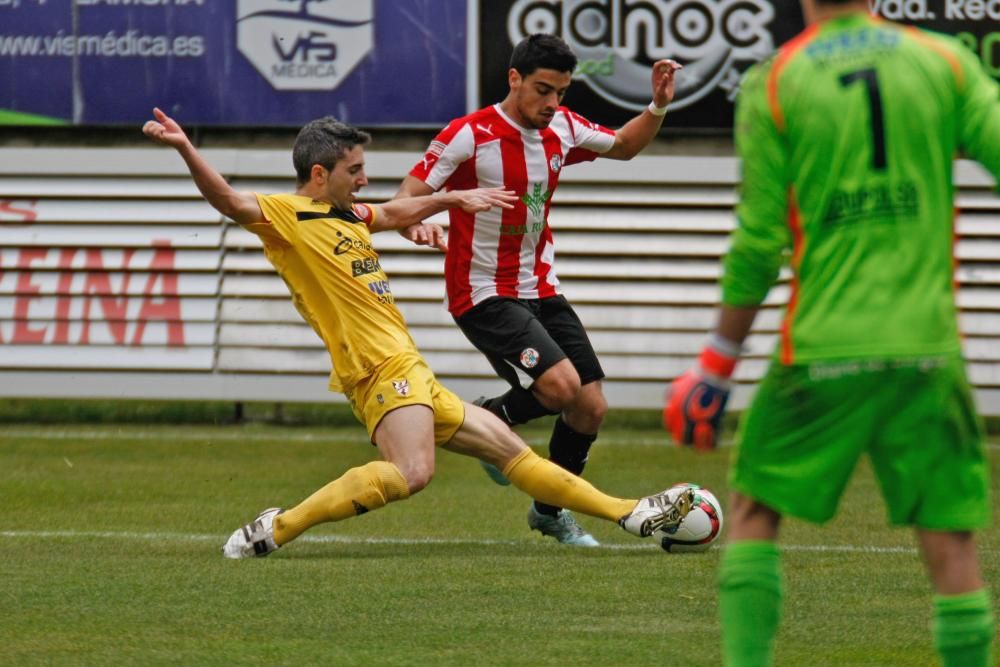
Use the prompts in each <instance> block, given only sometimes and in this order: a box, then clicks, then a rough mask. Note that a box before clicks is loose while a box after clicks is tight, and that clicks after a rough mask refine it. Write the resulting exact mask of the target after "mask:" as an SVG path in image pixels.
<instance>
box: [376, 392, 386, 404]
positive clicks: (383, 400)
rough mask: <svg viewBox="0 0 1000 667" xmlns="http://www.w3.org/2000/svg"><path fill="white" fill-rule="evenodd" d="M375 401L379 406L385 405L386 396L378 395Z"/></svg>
mask: <svg viewBox="0 0 1000 667" xmlns="http://www.w3.org/2000/svg"><path fill="white" fill-rule="evenodd" d="M375 400H376V401H378V404H379V405H383V404H384V403H385V396H383V395H382V394H376V395H375Z"/></svg>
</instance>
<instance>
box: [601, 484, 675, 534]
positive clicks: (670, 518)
mask: <svg viewBox="0 0 1000 667" xmlns="http://www.w3.org/2000/svg"><path fill="white" fill-rule="evenodd" d="M693 504H694V490H693V489H690V488H686V487H673V488H669V489H667V490H666V491H664V492H662V493H657V494H655V495H652V496H646V497H645V498H643V499H641V500H640V501H639V502H637V503H636V504H635V508H634V509H633V510H632V511H631V512H630V513H629V514H626V515H625V516H623V517H622V518H620V519H618V525H620V526H621V527H622V528H624V529H625V530H626V531H627V532H629V533H632V534H633V535H636V536H638V537H649V536H650V535H652V534H653V533H655V532H656V531H658V530H660V529H661V528H674V527H676V526H677V525H679V524H680V522H681V521H683V520H684V517H686V516H687V515H688V512H690V511H691V506H692V505H693Z"/></svg>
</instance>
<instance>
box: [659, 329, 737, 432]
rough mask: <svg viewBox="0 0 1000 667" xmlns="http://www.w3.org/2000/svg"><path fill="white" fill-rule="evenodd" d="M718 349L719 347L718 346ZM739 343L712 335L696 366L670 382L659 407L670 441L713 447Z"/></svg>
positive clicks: (727, 394)
mask: <svg viewBox="0 0 1000 667" xmlns="http://www.w3.org/2000/svg"><path fill="white" fill-rule="evenodd" d="M720 348H722V349H720ZM737 350H739V346H738V345H736V344H735V343H733V342H731V341H728V340H725V339H722V338H719V337H717V336H716V337H713V339H712V340H711V341H709V344H708V345H706V346H705V348H704V349H703V350H702V351H701V355H700V356H699V357H698V365H697V366H695V367H694V368H692V369H690V370H688V371H686V372H685V373H684V374H683V375H681V376H680V377H678V378H677V379H676V380H674V381H673V382H671V383H670V388H669V389H668V390H667V400H666V405H665V406H664V408H663V427H664V428H665V429H666V430H667V431H669V432H670V435H671V436H672V437H673V439H674V443H675V444H677V445H678V446H680V445H693V446H694V448H695V449H700V450H709V449H714V448H715V447H716V445H717V444H718V440H719V426H720V424H721V423H722V415H723V413H724V412H725V409H726V401H728V400H729V378H730V377H732V375H733V370H734V369H735V368H736V362H737V361H739V355H738V353H735V352H736V351H737Z"/></svg>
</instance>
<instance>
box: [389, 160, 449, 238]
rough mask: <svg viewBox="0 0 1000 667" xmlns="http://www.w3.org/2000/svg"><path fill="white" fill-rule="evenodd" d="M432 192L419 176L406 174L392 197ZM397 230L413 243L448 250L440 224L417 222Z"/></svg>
mask: <svg viewBox="0 0 1000 667" xmlns="http://www.w3.org/2000/svg"><path fill="white" fill-rule="evenodd" d="M433 193H434V188H432V187H431V186H429V185H427V184H426V183H424V182H423V181H421V180H420V179H419V178H416V177H415V176H409V175H408V176H407V177H406V178H404V179H403V182H402V183H401V184H400V186H399V191H398V192H396V196H395V197H394V199H403V198H405V197H420V196H423V195H429V194H433ZM398 231H399V235H400V236H402V237H403V238H404V239H406V240H407V241H410V242H411V243H413V244H415V245H426V246H431V247H432V248H437V249H438V250H440V251H441V252H448V242H447V240H446V236H445V233H444V230H443V229H442V228H441V225H435V224H433V223H422V222H418V223H417V224H415V225H410V226H409V227H403V228H402V229H400V230H398Z"/></svg>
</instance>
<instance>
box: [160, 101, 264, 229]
mask: <svg viewBox="0 0 1000 667" xmlns="http://www.w3.org/2000/svg"><path fill="white" fill-rule="evenodd" d="M153 118H154V119H155V120H147V121H146V124H145V125H143V126H142V133H143V134H145V135H146V136H147V137H149V138H150V139H152V140H153V141H156V142H157V143H161V144H163V145H164V146H170V147H171V148H173V149H175V150H176V151H177V152H178V153H179V154H180V156H181V158H183V160H184V162H185V164H187V167H188V171H190V172H191V178H193V179H194V184H195V185H197V186H198V190H199V191H200V192H201V194H202V196H204V197H205V200H206V201H208V203H209V204H211V205H212V207H213V208H214V209H215V210H216V211H218V212H219V213H221V214H222V215H224V216H226V217H228V218H231V219H233V220H235V221H236V222H238V223H240V224H241V225H249V224H253V223H255V222H265V219H264V213H263V212H262V211H261V210H260V204H258V203H257V197H256V196H254V194H253V193H252V192H237V191H236V190H234V189H233V186H231V185H230V184H229V182H228V181H226V179H225V178H223V177H222V174H220V173H219V172H218V171H216V170H215V169H214V168H213V167H212V166H211V165H210V164H208V162H206V161H205V158H203V157H202V156H201V154H200V153H198V150H197V149H196V148H195V147H194V145H193V144H192V143H191V140H190V139H188V137H187V135H186V134H185V133H184V130H183V129H181V126H180V125H179V124H178V123H177V121H175V120H174V119H173V118H171V117H170V116H168V115H167V114H165V113H163V112H162V111H160V109H158V108H154V109H153Z"/></svg>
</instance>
